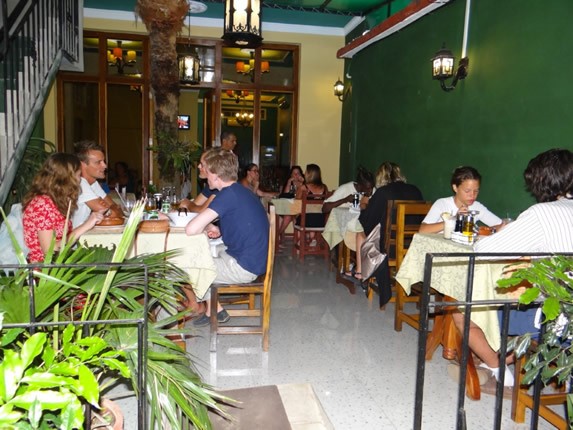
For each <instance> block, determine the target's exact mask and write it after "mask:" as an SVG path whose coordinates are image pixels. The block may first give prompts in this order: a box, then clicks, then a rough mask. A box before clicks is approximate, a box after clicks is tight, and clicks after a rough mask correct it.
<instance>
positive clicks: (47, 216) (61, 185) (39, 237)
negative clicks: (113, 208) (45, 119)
mask: <svg viewBox="0 0 573 430" xmlns="http://www.w3.org/2000/svg"><path fill="white" fill-rule="evenodd" d="M80 176H81V166H80V160H79V159H78V158H77V157H76V156H75V155H72V154H64V153H56V154H52V155H51V156H50V157H49V158H48V159H47V160H46V162H45V163H44V165H43V166H42V168H41V169H40V171H39V172H38V174H37V175H36V176H35V177H34V180H33V181H32V185H31V187H30V191H29V192H28V194H26V196H25V197H24V199H23V201H22V207H23V208H24V214H23V217H22V222H23V225H24V241H25V243H26V246H27V247H28V249H29V250H30V252H29V254H28V261H29V262H30V263H38V262H42V261H44V256H45V254H46V252H47V251H48V250H49V249H50V246H51V243H52V240H53V239H54V238H55V240H56V244H55V247H54V249H56V250H57V249H59V248H60V246H61V243H60V241H61V240H62V238H63V236H64V232H66V234H67V239H68V241H76V240H77V239H78V238H79V237H80V236H81V235H82V234H84V233H85V232H86V231H88V230H90V229H92V228H93V226H94V225H96V224H97V223H99V222H100V221H101V220H102V219H103V214H102V213H100V212H92V213H91V214H90V216H89V218H88V219H87V221H86V222H84V223H83V224H80V225H79V226H78V227H76V228H75V229H73V230H72V222H71V214H72V213H73V212H74V211H75V210H76V207H77V201H78V196H79V194H80ZM66 217H67V218H68V220H67V223H66Z"/></svg>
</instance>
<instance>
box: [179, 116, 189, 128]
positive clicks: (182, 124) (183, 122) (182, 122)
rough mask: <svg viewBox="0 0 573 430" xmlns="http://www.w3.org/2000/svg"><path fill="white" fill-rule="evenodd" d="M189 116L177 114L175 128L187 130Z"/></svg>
mask: <svg viewBox="0 0 573 430" xmlns="http://www.w3.org/2000/svg"><path fill="white" fill-rule="evenodd" d="M190 125H191V118H190V117H189V115H177V128H178V129H179V130H189V127H190Z"/></svg>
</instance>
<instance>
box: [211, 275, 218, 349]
mask: <svg viewBox="0 0 573 430" xmlns="http://www.w3.org/2000/svg"><path fill="white" fill-rule="evenodd" d="M218 302H219V289H218V288H217V287H216V286H214V285H211V347H210V348H209V350H210V351H211V352H216V351H217V329H218V328H219V322H218V321H217V303H218Z"/></svg>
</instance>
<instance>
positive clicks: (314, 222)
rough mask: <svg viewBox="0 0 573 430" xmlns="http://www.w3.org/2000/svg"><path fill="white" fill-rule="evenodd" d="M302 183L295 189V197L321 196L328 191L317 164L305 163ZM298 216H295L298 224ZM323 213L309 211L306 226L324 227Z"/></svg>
mask: <svg viewBox="0 0 573 430" xmlns="http://www.w3.org/2000/svg"><path fill="white" fill-rule="evenodd" d="M304 181H305V183H304V185H303V186H302V187H300V188H299V189H298V190H297V191H296V196H295V198H297V199H302V197H303V196H304V195H313V196H322V195H325V194H326V193H328V187H327V186H326V185H325V184H324V183H323V182H322V174H321V172H320V167H319V166H318V165H317V164H307V165H306V171H305V172H304ZM299 218H300V217H297V221H296V223H297V224H298V221H299ZM324 224H325V221H324V214H322V213H309V214H307V215H306V226H307V227H324Z"/></svg>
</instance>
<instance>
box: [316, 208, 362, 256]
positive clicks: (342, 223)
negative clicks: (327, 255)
mask: <svg viewBox="0 0 573 430" xmlns="http://www.w3.org/2000/svg"><path fill="white" fill-rule="evenodd" d="M359 215H360V210H357V209H352V208H348V207H336V208H333V209H332V211H331V212H330V216H329V217H328V221H327V222H326V225H325V226H324V232H323V233H322V236H323V237H324V239H325V240H326V242H327V243H328V246H330V249H332V248H334V247H335V246H336V245H338V244H339V243H340V242H342V241H343V240H344V243H345V244H346V246H348V247H349V248H350V249H351V250H353V251H356V233H359V232H362V231H364V229H363V228H362V225H361V224H360V222H359V221H358V216H359Z"/></svg>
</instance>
